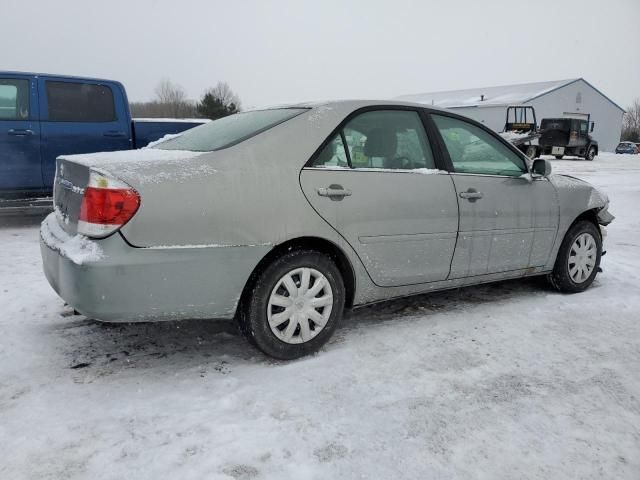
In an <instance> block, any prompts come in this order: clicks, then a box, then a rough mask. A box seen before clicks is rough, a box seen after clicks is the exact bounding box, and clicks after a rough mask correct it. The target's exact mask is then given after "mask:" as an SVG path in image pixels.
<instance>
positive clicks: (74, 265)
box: [40, 214, 270, 322]
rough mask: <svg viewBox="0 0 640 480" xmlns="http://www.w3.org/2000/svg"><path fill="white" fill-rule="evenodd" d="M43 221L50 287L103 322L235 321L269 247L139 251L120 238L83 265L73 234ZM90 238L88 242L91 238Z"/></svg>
mask: <svg viewBox="0 0 640 480" xmlns="http://www.w3.org/2000/svg"><path fill="white" fill-rule="evenodd" d="M50 222H57V220H56V218H55V215H53V214H52V215H49V216H48V217H47V218H46V219H45V221H44V222H43V223H42V227H41V235H40V252H41V255H42V263H43V268H44V273H45V276H46V278H47V280H48V281H49V284H50V285H51V286H52V287H53V289H54V290H55V291H56V292H57V293H58V295H59V296H60V297H61V298H62V299H63V300H65V301H66V302H67V303H68V304H69V305H70V306H71V307H73V308H74V309H76V310H77V311H78V312H80V313H82V314H83V315H85V316H87V317H89V318H94V319H96V320H103V321H124V322H132V321H133V322H134V321H153V320H176V319H186V318H233V316H234V314H235V311H236V307H237V304H238V301H239V299H240V295H241V293H242V290H243V288H244V286H245V284H246V282H247V280H248V278H249V276H250V275H251V272H252V271H253V269H254V268H255V266H256V265H257V264H258V262H259V261H260V260H261V259H262V258H263V256H264V255H265V254H266V253H267V252H268V251H269V249H270V247H269V246H262V245H260V246H229V247H214V246H211V247H203V248H135V247H131V246H130V245H128V244H127V243H126V242H125V241H124V239H123V238H122V236H121V235H120V234H118V233H116V234H114V235H112V236H110V237H108V238H106V239H103V240H96V241H94V243H95V244H96V245H97V247H98V250H99V252H100V253H99V255H89V256H85V257H84V258H81V261H79V260H78V258H77V255H75V256H74V255H73V254H70V253H69V252H68V250H70V249H69V248H66V247H65V246H66V245H68V244H69V242H74V241H75V242H77V240H78V237H68V236H67V237H66V238H65V235H64V234H61V233H60V229H59V228H56V225H52V224H51V223H50ZM84 241H88V240H84Z"/></svg>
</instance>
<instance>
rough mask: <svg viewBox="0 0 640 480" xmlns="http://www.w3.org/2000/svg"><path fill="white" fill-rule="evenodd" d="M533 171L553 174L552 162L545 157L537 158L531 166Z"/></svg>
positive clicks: (547, 174)
mask: <svg viewBox="0 0 640 480" xmlns="http://www.w3.org/2000/svg"><path fill="white" fill-rule="evenodd" d="M531 173H533V174H535V175H542V176H543V177H548V176H549V175H551V162H550V161H549V160H545V159H543V158H536V159H535V160H534V161H533V165H532V166H531Z"/></svg>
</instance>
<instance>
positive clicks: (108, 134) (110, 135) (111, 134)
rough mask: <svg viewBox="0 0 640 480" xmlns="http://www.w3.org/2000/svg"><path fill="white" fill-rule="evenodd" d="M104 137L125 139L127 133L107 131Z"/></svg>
mask: <svg viewBox="0 0 640 480" xmlns="http://www.w3.org/2000/svg"><path fill="white" fill-rule="evenodd" d="M103 135H104V136H105V137H126V136H127V132H119V131H117V130H109V131H108V132H104V134H103Z"/></svg>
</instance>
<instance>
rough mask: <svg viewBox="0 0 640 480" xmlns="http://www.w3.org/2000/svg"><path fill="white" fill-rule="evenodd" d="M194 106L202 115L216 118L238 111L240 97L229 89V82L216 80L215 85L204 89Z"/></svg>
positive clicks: (212, 118)
mask: <svg viewBox="0 0 640 480" xmlns="http://www.w3.org/2000/svg"><path fill="white" fill-rule="evenodd" d="M196 108H197V111H198V113H199V114H200V115H202V116H203V117H206V118H210V119H211V120H216V119H218V118H222V117H226V116H227V115H233V114H234V113H238V112H239V111H240V97H238V95H236V94H235V93H234V92H233V90H231V87H229V84H227V83H226V82H218V83H217V85H216V86H215V87H211V88H209V89H207V90H205V92H204V93H203V94H202V98H201V99H200V101H199V102H198V104H197V106H196Z"/></svg>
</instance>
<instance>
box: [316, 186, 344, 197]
mask: <svg viewBox="0 0 640 480" xmlns="http://www.w3.org/2000/svg"><path fill="white" fill-rule="evenodd" d="M318 195H320V196H321V197H329V198H331V199H341V198H344V197H350V196H351V190H346V189H344V188H342V185H329V186H328V187H320V188H318Z"/></svg>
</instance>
